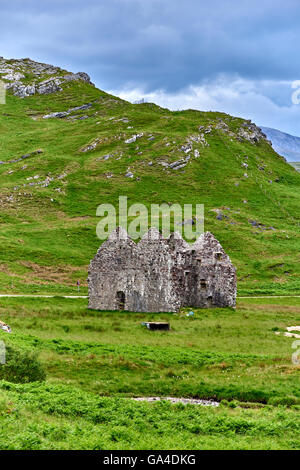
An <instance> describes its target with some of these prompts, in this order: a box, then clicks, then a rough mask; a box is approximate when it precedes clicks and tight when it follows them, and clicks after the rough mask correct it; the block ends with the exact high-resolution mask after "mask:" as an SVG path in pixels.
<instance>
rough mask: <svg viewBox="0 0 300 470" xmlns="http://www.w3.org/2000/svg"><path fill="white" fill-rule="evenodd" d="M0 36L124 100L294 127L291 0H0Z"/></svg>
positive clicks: (297, 116) (299, 122) (295, 130)
mask: <svg viewBox="0 0 300 470" xmlns="http://www.w3.org/2000/svg"><path fill="white" fill-rule="evenodd" d="M0 44H1V50H0V55H2V56H4V57H6V58H12V57H13V58H20V57H30V58H32V59H34V60H38V61H41V62H48V63H52V64H55V65H59V66H61V67H64V68H67V69H69V70H71V71H74V72H76V71H85V72H87V73H89V74H90V75H91V77H92V80H93V81H94V83H96V85H97V86H98V87H99V88H101V89H103V90H105V91H109V92H111V93H114V94H116V95H119V96H121V97H123V98H125V99H128V100H131V101H134V100H137V99H140V98H145V99H147V100H148V101H153V102H156V103H157V104H160V105H162V106H166V107H168V108H170V109H184V108H195V109H202V110H217V111H224V112H227V113H230V114H233V115H237V116H243V117H246V118H250V119H252V120H253V121H254V122H256V123H257V124H259V125H264V126H269V127H275V128H278V129H281V130H283V131H285V132H289V133H292V134H295V135H300V104H297V102H298V99H297V98H298V92H297V90H298V89H299V102H300V67H299V65H300V53H299V52H300V51H299V44H300V1H299V0H285V1H284V2H283V1H282V0H280V1H279V0H209V1H208V0H184V1H183V0H84V1H83V0H42V1H40V0H0ZM297 80H298V81H299V83H298V84H297V83H294V82H295V81H297ZM293 84H294V87H296V88H292V86H293ZM292 93H294V96H295V99H294V101H295V103H294V104H293V102H292Z"/></svg>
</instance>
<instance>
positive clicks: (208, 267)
mask: <svg viewBox="0 0 300 470" xmlns="http://www.w3.org/2000/svg"><path fill="white" fill-rule="evenodd" d="M88 282H89V308H91V309H96V310H129V311H134V312H177V311H178V310H179V309H180V308H181V307H188V306H190V307H198V308H209V307H235V303H236V273H235V268H234V266H233V265H232V263H231V261H230V258H229V256H228V255H227V254H226V253H225V251H224V250H223V248H222V246H221V245H220V243H219V242H218V241H217V240H216V238H215V237H214V236H213V235H212V234H211V233H210V232H206V233H204V234H203V235H201V236H200V237H199V238H198V240H197V241H196V242H195V243H194V244H193V245H189V244H188V243H187V242H185V241H184V240H183V239H182V238H181V236H180V234H179V233H174V234H171V236H170V237H168V238H166V239H165V238H163V237H162V235H161V234H160V233H159V232H158V231H157V230H156V229H153V228H152V229H150V230H149V232H147V233H146V234H145V235H144V237H143V238H142V239H141V241H140V242H139V243H138V244H136V243H135V242H134V241H133V240H131V238H130V237H129V236H128V234H127V232H126V231H125V230H124V229H122V228H120V227H119V228H117V229H116V230H115V231H113V232H112V233H111V235H110V236H109V238H108V239H107V240H106V241H105V242H104V243H103V244H102V245H101V247H100V248H99V250H98V252H97V254H96V256H95V258H94V259H93V260H92V261H91V263H90V267H89V276H88Z"/></svg>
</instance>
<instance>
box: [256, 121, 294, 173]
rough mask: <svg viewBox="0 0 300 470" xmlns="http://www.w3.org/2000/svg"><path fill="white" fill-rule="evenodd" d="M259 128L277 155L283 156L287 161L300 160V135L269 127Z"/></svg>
mask: <svg viewBox="0 0 300 470" xmlns="http://www.w3.org/2000/svg"><path fill="white" fill-rule="evenodd" d="M261 129H262V130H263V132H264V133H265V134H266V136H267V137H268V139H269V140H270V141H271V142H272V146H273V148H274V150H275V151H276V152H278V153H279V155H282V156H283V157H285V158H286V159H287V161H288V162H300V137H296V136H294V135H290V134H287V133H285V132H281V131H279V130H278V129H271V128H270V127H262V128H261ZM292 164H293V163H292Z"/></svg>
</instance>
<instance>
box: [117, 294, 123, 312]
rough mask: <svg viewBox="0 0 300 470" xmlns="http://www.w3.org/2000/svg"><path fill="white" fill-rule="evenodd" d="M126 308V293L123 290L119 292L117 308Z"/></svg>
mask: <svg viewBox="0 0 300 470" xmlns="http://www.w3.org/2000/svg"><path fill="white" fill-rule="evenodd" d="M124 308H125V293H124V292H122V291H118V292H117V309H118V310H124Z"/></svg>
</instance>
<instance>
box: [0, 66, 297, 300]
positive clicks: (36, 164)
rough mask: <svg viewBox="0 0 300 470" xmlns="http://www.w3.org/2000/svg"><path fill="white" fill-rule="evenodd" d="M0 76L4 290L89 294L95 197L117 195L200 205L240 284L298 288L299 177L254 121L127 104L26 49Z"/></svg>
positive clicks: (0, 286) (251, 288)
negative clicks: (3, 91)
mask: <svg viewBox="0 0 300 470" xmlns="http://www.w3.org/2000/svg"><path fill="white" fill-rule="evenodd" d="M0 78H1V79H2V80H3V82H5V84H6V86H7V87H8V90H7V102H6V105H1V106H0V132H1V141H0V174H1V177H0V201H1V209H2V211H1V228H2V230H1V261H0V263H1V270H0V292H25V293H26V292H49V293H51V292H52V293H58V294H59V293H71V292H74V290H75V289H76V287H74V286H75V285H76V281H77V279H79V280H81V283H82V286H83V290H82V292H85V290H86V277H87V266H88V263H89V261H90V259H91V258H92V257H93V255H94V254H95V252H96V250H97V248H98V247H99V245H100V243H101V242H100V240H98V238H97V236H96V225H97V223H98V221H99V218H97V217H96V209H97V206H98V205H99V204H102V203H108V202H109V203H112V204H115V205H116V206H117V203H118V197H119V195H126V196H128V203H129V204H131V203H134V202H141V203H144V204H146V205H147V206H149V205H150V204H151V203H157V204H161V203H180V204H184V203H193V204H196V203H203V204H205V230H210V231H212V232H213V233H214V234H215V236H216V237H217V238H218V239H219V240H220V242H221V243H222V244H223V246H224V248H225V250H226V251H227V252H228V254H229V255H230V256H231V258H232V260H233V262H234V263H235V264H236V266H237V269H238V280H239V293H240V294H242V293H275V292H276V293H283V294H285V293H288V292H290V293H293V292H297V289H299V286H300V281H299V279H300V278H299V273H300V268H299V245H300V243H299V241H300V237H299V200H300V175H299V174H298V173H297V172H296V171H295V170H294V169H293V168H292V167H291V166H290V165H288V164H287V163H286V162H285V160H284V159H283V158H282V157H280V156H279V155H278V154H277V153H276V152H275V151H274V149H273V148H272V147H271V146H270V145H269V143H268V141H267V140H266V138H265V136H264V134H262V132H261V131H260V129H258V128H257V127H256V126H255V125H253V124H252V123H251V122H249V121H245V120H243V119H240V118H235V117H232V116H229V115H226V114H223V113H212V112H200V111H194V110H187V111H181V112H171V111H169V110H167V109H162V108H160V107H158V106H156V105H154V104H149V103H144V104H135V105H134V104H131V103H128V102H126V101H123V100H121V99H119V98H117V97H115V96H111V95H108V94H106V93H104V92H103V91H101V90H98V89H97V88H96V87H95V86H94V85H93V84H92V83H91V82H90V79H89V77H88V76H87V75H86V74H83V73H79V74H71V73H69V72H67V71H65V70H61V69H59V68H57V67H53V66H48V65H45V64H39V63H36V62H33V61H31V60H29V59H23V60H5V59H0ZM175 162H177V163H175Z"/></svg>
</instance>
